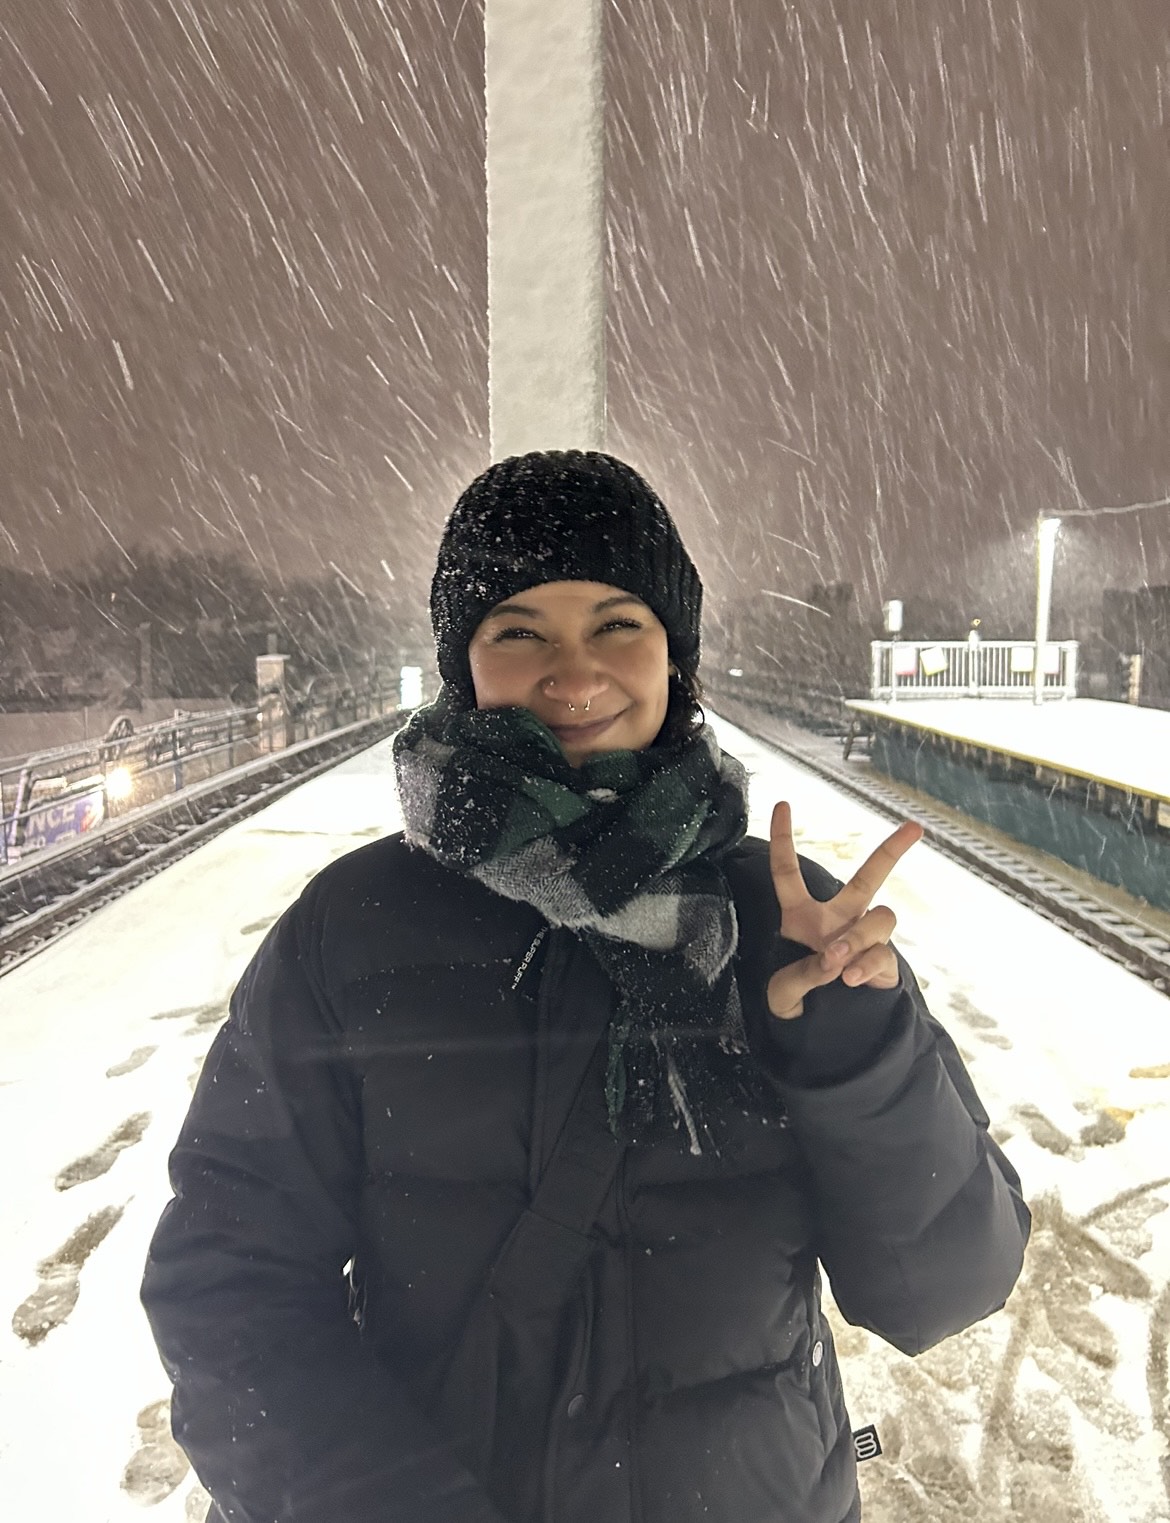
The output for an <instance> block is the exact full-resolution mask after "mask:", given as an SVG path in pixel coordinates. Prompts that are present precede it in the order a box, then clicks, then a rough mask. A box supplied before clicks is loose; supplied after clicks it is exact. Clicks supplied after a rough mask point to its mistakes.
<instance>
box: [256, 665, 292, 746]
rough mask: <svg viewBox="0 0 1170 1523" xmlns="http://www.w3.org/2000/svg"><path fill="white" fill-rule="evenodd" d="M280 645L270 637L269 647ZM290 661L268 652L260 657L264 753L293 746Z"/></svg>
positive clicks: (258, 675) (258, 685) (258, 676)
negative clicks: (290, 710)
mask: <svg viewBox="0 0 1170 1523" xmlns="http://www.w3.org/2000/svg"><path fill="white" fill-rule="evenodd" d="M275 643H276V641H275V640H274V639H273V638H272V637H271V636H270V637H269V641H268V644H269V647H272V646H273V645H275ZM287 666H288V657H287V656H286V655H282V654H281V653H280V652H278V651H275V650H272V649H271V648H270V649H269V650H268V652H267V654H266V655H263V656H257V657H256V690H257V693H258V695H259V707H260V749H261V750H262V751H283V750H284V748H285V746H287V745H288V744H289V740H290V736H289V712H288V672H287Z"/></svg>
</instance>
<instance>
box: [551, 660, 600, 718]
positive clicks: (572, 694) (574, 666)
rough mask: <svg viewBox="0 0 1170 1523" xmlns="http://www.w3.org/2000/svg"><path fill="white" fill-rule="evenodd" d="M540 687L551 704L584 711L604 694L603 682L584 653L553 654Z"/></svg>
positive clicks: (594, 664)
mask: <svg viewBox="0 0 1170 1523" xmlns="http://www.w3.org/2000/svg"><path fill="white" fill-rule="evenodd" d="M542 686H543V688H544V691H545V693H546V694H547V695H548V697H549V698H551V699H553V700H554V702H556V703H565V704H569V705H571V706H572V707H573V708H584V707H585V705H586V704H587V703H589V702H590V701H591V700H592V699H594V698H597V697H598V696H599V695H600V694H601V693H603V692H604V691H605V688H606V680H605V677H604V676H603V675H602V673H601V671H600V670H599V669H598V666H597V663H596V662H595V661H593V660H591V659H590V658H589V656H588V654H587V652H584V651H577V650H568V651H566V650H559V651H556V652H554V659H553V660H552V662H551V663H550V665H549V671H548V675H547V676H546V677H545V679H544V681H543V684H542Z"/></svg>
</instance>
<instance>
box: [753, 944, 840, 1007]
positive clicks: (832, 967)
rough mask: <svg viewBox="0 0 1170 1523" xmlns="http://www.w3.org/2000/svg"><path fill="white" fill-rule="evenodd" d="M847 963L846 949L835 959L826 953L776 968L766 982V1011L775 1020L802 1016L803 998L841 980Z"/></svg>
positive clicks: (814, 953) (816, 954) (812, 955)
mask: <svg viewBox="0 0 1170 1523" xmlns="http://www.w3.org/2000/svg"><path fill="white" fill-rule="evenodd" d="M848 959H849V949H848V948H846V949H845V950H844V951H843V952H838V953H837V954H836V955H835V956H831V955H830V954H829V953H828V952H813V953H811V954H810V955H809V956H808V957H802V958H801V959H800V961H799V962H790V963H788V964H787V966H786V967H783V968H779V969H778V970H777V971H776V972H775V973H773V974H772V977H771V978H770V979H769V980H768V1009H769V1010H770V1011H771V1012H772V1014H773V1015H774V1016H776V1018H777V1019H778V1020H781V1021H793V1020H795V1019H796V1017H797V1016H798V1015H803V1014H804V996H805V995H806V994H808V993H809V992H810V991H811V990H813V989H819V988H820V987H821V986H822V984H831V983H832V982H833V980H834V979H835V978H837V977H839V976H840V973H841V969H842V968H843V967H844V966H845V964H846V962H847V961H848ZM826 963H827V964H828V966H827V967H826Z"/></svg>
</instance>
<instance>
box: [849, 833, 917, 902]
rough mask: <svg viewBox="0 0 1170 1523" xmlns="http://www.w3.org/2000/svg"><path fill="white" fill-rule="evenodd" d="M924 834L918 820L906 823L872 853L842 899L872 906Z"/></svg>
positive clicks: (851, 880)
mask: <svg viewBox="0 0 1170 1523" xmlns="http://www.w3.org/2000/svg"><path fill="white" fill-rule="evenodd" d="M923 834H924V832H923V829H922V826H921V825H919V824H917V823H916V822H915V821H914V820H903V821H902V823H901V824H900V825H899V826H898V828H897V830H895V831H894V832H893V833H892V834H891V835H888V836H887V837H886V839H885V840H884V841H883V842H882V844H881V845H880V846H879V847H878V848H877V850H876V851H872V852H870V854H869V856H868V857H866V859H865V861H864V862H863V863H862V864H861V866H860V867H859V868H858V869H857V871H856V872H855V873H854V874H853V876H852V878H850V880H849V882H848V883H847V884H846V885H845V887H844V888H843V889H842V890H841V893H840V895H839V896H838V897H840V898H844V899H846V900H847V902H849V903H850V904H852V903H854V902H856V903H860V904H863V905H867V904H869V902H870V901H871V900H872V899H873V897H874V895H875V894H876V893H877V891H878V889H879V888H881V886H882V884H883V883H884V882H885V881H886V879H887V878H888V877H889V876H890V874H891V873H892V872H893V870H894V868H895V867H897V865H898V863H899V862H900V861H901V860H902V858H903V857H904V856H905V855H906V853H907V852H908V851H909V850H910V848H911V847H912V846H914V845H915V844H916V843H917V842H918V841H921V839H922V837H923Z"/></svg>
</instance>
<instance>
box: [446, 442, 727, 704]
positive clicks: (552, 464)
mask: <svg viewBox="0 0 1170 1523" xmlns="http://www.w3.org/2000/svg"><path fill="white" fill-rule="evenodd" d="M544 582H605V583H607V584H608V585H609V586H611V587H620V588H621V589H622V591H623V592H632V593H634V594H635V596H637V597H639V598H641V599H642V601H643V602H644V603H645V604H646V605H647V607H649V608H651V609H653V611H654V612H655V613H656V614H657V615H658V617H659V619H660V620H661V621H662V624H663V626H664V627H665V629H666V635H667V643H668V649H669V651H670V656H671V659H672V660H673V661H674V663H675V665H676V666H678V667H680V668H681V669H682V670H683V671H686V672H690V673H693V672H694V671H695V670H696V668H697V667H698V664H699V622H700V617H701V614H702V605H703V586H702V583H701V582H700V581H699V573H698V572H697V571H696V570H695V567H694V564H693V562H692V561H691V558H690V556H689V555H688V554H687V552H686V550H685V549H684V548H683V543H682V540H681V539H680V538H679V534H678V530H677V529H676V528H675V526H674V522H673V520H672V519H671V517H670V514H669V513H668V512H667V511H666V509H665V507H663V505H662V503H661V502H660V501H659V499H658V497H657V496H656V495H655V493H654V491H653V490H652V489H651V487H650V486H649V485H648V484H647V483H646V482H645V481H643V479H642V477H641V476H639V475H638V473H637V471H635V470H633V469H632V468H631V467H630V466H628V465H625V464H624V463H623V462H622V461H620V460H616V459H615V458H614V457H613V456H612V455H603V454H600V453H598V452H596V451H592V450H589V451H583V450H539V451H537V452H535V453H533V454H530V455H513V456H512V457H511V458H510V459H507V460H501V461H499V462H498V463H497V464H495V465H492V466H489V467H488V469H487V470H486V471H484V473H483V475H482V476H477V477H476V479H475V480H474V481H473V482H472V483H471V485H470V486H469V487H468V488H467V490H466V491H465V492H464V493H463V495H462V496H461V497H460V499H459V501H458V502H457V503H456V504H455V507H454V510H453V511H452V513H451V516H450V518H449V519H448V520H447V525H446V528H445V529H444V531H443V538H442V541H441V542H440V545H439V558H438V564H437V565H436V567H435V575H434V580H433V581H432V583H431V623H432V625H433V627H434V631H435V648H436V651H437V653H438V659H439V675H440V676H441V677H442V679H443V681H444V683H446V684H447V685H448V687H450V688H451V689H453V690H454V691H455V693H457V694H458V695H459V696H460V697H461V698H463V699H465V700H466V699H469V698H472V695H473V688H472V682H471V668H470V666H469V664H468V660H467V646H468V642H469V641H470V639H471V637H472V635H473V634H474V633H475V631H476V629H477V628H478V627H479V624H480V622H481V621H482V620H483V619H484V617H485V616H486V615H487V614H488V613H489V612H490V611H491V610H492V609H493V608H494V607H495V606H496V604H497V603H502V602H503V601H504V599H505V598H510V597H512V596H513V595H514V594H515V593H517V592H522V591H523V590H524V589H525V588H526V587H537V586H540V585H541V584H542V583H544Z"/></svg>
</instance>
